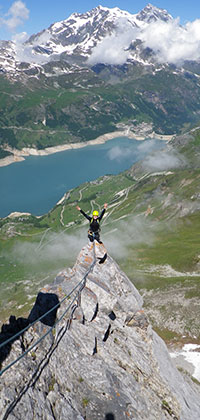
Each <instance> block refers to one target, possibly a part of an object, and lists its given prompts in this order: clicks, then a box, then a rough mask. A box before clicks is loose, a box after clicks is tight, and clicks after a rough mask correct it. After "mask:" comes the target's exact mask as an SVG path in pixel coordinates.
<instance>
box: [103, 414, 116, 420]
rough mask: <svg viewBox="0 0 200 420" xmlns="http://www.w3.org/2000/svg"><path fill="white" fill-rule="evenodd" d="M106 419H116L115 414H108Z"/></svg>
mask: <svg viewBox="0 0 200 420" xmlns="http://www.w3.org/2000/svg"><path fill="white" fill-rule="evenodd" d="M105 420H115V416H114V414H112V413H108V414H106V416H105Z"/></svg>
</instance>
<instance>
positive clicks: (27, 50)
mask: <svg viewBox="0 0 200 420" xmlns="http://www.w3.org/2000/svg"><path fill="white" fill-rule="evenodd" d="M171 19H172V17H171V16H170V15H169V14H168V12H167V11H166V10H163V9H159V8H157V7H155V6H152V5H151V4H148V5H147V6H146V7H145V8H144V9H143V10H142V11H141V12H139V13H138V14H133V15H132V14H130V13H128V12H126V11H123V10H120V9H119V8H117V7H115V8H112V9H109V8H107V7H102V6H98V7H96V8H94V9H92V10H91V11H88V12H86V13H83V14H79V13H73V14H72V15H71V16H69V18H67V19H65V20H63V21H60V22H56V23H54V24H52V25H51V26H50V27H49V28H47V29H44V30H43V31H41V32H39V33H38V34H35V35H32V36H31V37H30V38H29V39H28V40H27V41H26V42H24V43H23V44H21V43H20V44H18V43H17V42H4V41H1V42H0V53H1V61H0V66H1V67H0V69H1V71H3V72H9V71H13V70H14V69H16V70H17V69H19V67H20V63H21V62H26V63H37V64H41V63H46V62H49V61H52V60H58V59H62V60H65V61H67V62H69V63H70V64H83V63H85V62H86V60H87V59H88V57H90V56H91V54H92V51H93V49H94V48H95V47H96V46H98V45H99V44H100V43H101V42H102V41H103V40H104V39H105V38H107V37H108V36H116V34H118V33H119V32H120V33H122V32H125V34H127V35H126V36H125V38H126V40H125V45H124V48H128V47H129V45H130V43H131V41H132V36H133V34H131V33H132V31H133V30H134V29H135V30H137V29H139V28H140V29H142V28H144V27H146V26H147V25H149V24H150V23H152V22H155V21H164V22H166V21H170V20H171ZM123 37H124V35H123Z"/></svg>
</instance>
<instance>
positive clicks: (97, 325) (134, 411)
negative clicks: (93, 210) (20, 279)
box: [0, 242, 200, 420]
mask: <svg viewBox="0 0 200 420" xmlns="http://www.w3.org/2000/svg"><path fill="white" fill-rule="evenodd" d="M95 249H96V258H97V261H96V264H95V266H94V268H93V270H92V271H91V272H90V273H89V274H88V276H87V281H86V287H85V288H84V289H83V290H82V293H81V297H80V299H79V306H78V307H77V308H76V310H75V312H74V313H73V320H72V323H71V327H70V329H69V330H66V324H67V316H65V317H64V318H63V320H62V321H61V322H60V323H59V324H57V326H56V327H55V331H54V333H51V335H49V336H47V337H46V338H45V339H44V341H43V342H41V343H40V345H39V346H37V347H36V348H35V350H34V351H32V352H31V353H29V354H27V355H26V357H24V358H23V359H22V360H21V361H20V362H19V363H18V364H16V365H15V366H13V367H12V368H11V369H10V370H9V371H8V372H5V373H4V374H3V375H2V379H1V385H0V389H1V396H0V411H1V413H2V414H1V419H2V420H5V419H7V418H9V419H13V420H14V419H18V418H22V416H23V418H24V417H25V418H26V420H29V419H30V420H32V419H33V418H37V419H46V420H47V419H48V420H53V419H54V420H55V419H59V420H66V419H70V420H84V419H87V420H94V419H95V420H97V419H101V420H102V419H104V418H105V419H106V418H109V416H110V418H114V419H115V420H123V419H128V418H129V419H138V420H142V419H144V420H146V419H148V420H156V419H157V420H164V419H179V420H188V419H193V420H198V419H199V412H200V399H199V395H198V392H197V390H196V389H195V388H194V387H195V385H194V384H189V382H185V380H184V379H183V377H182V376H181V374H180V373H179V372H178V371H177V370H176V368H175V367H174V366H173V364H172V361H171V359H170V357H169V354H168V351H167V348H166V346H165V344H164V342H163V341H162V340H161V339H160V338H159V337H158V336H157V334H156V333H155V332H154V331H153V330H152V328H151V325H149V323H148V320H147V318H146V316H145V313H144V311H143V310H142V298H141V296H140V294H139V293H138V291H137V289H136V288H135V287H134V285H133V284H132V283H131V282H130V281H129V279H128V278H127V277H126V275H125V274H124V273H123V272H122V271H121V270H120V269H119V267H118V266H117V264H116V263H115V261H114V260H113V259H112V258H111V257H109V256H108V257H107V259H106V260H105V262H104V263H103V264H99V261H100V260H99V258H102V256H103V255H105V252H106V250H105V248H104V246H103V245H100V244H98V243H96V242H95ZM93 251H94V250H93V245H92V244H88V245H86V246H85V247H84V248H83V249H82V250H81V252H80V254H79V256H78V258H77V261H76V263H75V266H74V267H73V269H72V270H66V271H62V272H60V273H59V275H58V276H57V277H56V279H55V281H54V283H53V284H52V285H49V286H46V288H44V289H43V290H42V291H43V292H47V293H48V292H51V293H52V292H53V293H56V294H57V295H58V296H59V298H60V299H61V298H62V297H63V296H64V295H65V294H68V292H69V291H71V289H72V288H73V286H75V285H76V284H78V282H79V281H80V280H81V279H83V277H84V276H85V274H86V272H87V271H88V270H89V268H90V267H91V264H92V262H93V258H94V253H93ZM68 302H69V303H70V300H69V301H68ZM65 305H67V304H65ZM64 309H65V308H63V307H62V305H61V307H60V309H59V311H58V314H57V316H58V317H60V315H61V313H63V312H64ZM47 328H48V327H47V326H45V325H43V324H42V323H38V324H36V325H35V326H34V327H31V328H30V329H29V330H28V332H26V333H25V334H24V337H23V338H21V342H20V341H19V340H17V341H16V342H15V343H14V345H13V348H12V351H11V353H10V355H9V357H8V359H7V360H6V361H5V362H4V364H3V365H5V364H8V363H9V362H10V361H11V359H12V360H13V358H14V357H16V356H17V355H19V354H21V352H22V344H23V347H24V349H27V348H28V347H29V346H30V345H31V344H32V343H33V342H34V340H36V338H38V337H39V336H40V335H42V334H43V333H44V332H45V331H47ZM13 402H14V403H13ZM111 414H112V416H111Z"/></svg>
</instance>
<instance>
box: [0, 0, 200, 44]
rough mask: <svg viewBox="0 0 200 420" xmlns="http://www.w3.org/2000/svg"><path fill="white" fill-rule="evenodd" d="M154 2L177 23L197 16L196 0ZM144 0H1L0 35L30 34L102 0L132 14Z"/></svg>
mask: <svg viewBox="0 0 200 420" xmlns="http://www.w3.org/2000/svg"><path fill="white" fill-rule="evenodd" d="M150 2H151V4H153V5H154V6H157V7H160V8H162V9H166V10H167V11H168V12H169V13H170V14H171V15H172V16H173V17H174V18H177V17H179V18H180V23H181V24H183V25H184V24H185V23H186V22H187V21H194V20H195V19H200V2H199V0H182V1H181V0H155V1H153V0H152V1H150ZM148 3H149V2H148V0H147V1H141V0H97V1H95V0H85V1H83V0H74V1H70V0H58V1H56V0H40V1H39V0H0V39H11V38H12V37H13V35H15V34H16V33H20V32H27V34H29V35H32V34H33V33H37V32H39V31H41V30H42V29H45V28H47V27H48V26H50V25H51V24H52V23H54V22H57V21H59V20H64V19H67V18H68V17H69V16H70V14H71V13H73V12H78V13H83V12H86V11H88V10H91V9H92V8H94V7H96V6H98V5H99V4H101V5H102V6H105V7H110V8H112V7H119V8H120V9H122V10H127V11H128V12H130V13H132V14H135V13H138V12H139V11H140V10H142V9H143V8H144V7H145V6H146V5H147V4H148Z"/></svg>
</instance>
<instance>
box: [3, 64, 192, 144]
mask: <svg viewBox="0 0 200 420" xmlns="http://www.w3.org/2000/svg"><path fill="white" fill-rule="evenodd" d="M54 64H55V63H53V64H52V65H54ZM59 65H61V64H60V63H58V66H59ZM66 65H67V64H66ZM49 66H50V64H49ZM46 71H48V65H46ZM109 71H110V72H111V74H110V76H109V77H108V80H107V81H105V80H104V79H103V78H102V77H101V74H96V73H95V72H94V71H92V70H88V69H81V70H79V71H78V70H77V69H76V70H73V72H72V73H70V72H69V73H66V74H63V75H60V76H55V75H54V76H51V77H46V76H45V75H44V74H42V73H41V74H40V76H39V77H37V78H35V77H29V78H25V77H24V80H23V82H22V81H20V80H18V81H17V82H16V81H15V82H14V81H11V82H9V80H8V79H7V78H6V77H5V76H3V75H1V76H0V95H1V105H0V147H2V148H3V147H5V146H6V145H9V146H10V147H12V148H14V147H16V148H18V149H21V148H23V147H36V148H38V149H42V148H45V147H48V146H53V145H58V144H63V143H73V142H82V141H87V140H90V139H94V138H96V137H98V136H100V135H102V134H105V133H108V132H112V131H115V130H116V124H118V123H122V122H123V123H127V122H129V123H130V122H131V123H132V124H133V125H137V124H138V123H141V122H143V121H145V122H148V123H152V124H153V127H154V130H155V131H156V132H158V133H163V134H164V133H165V134H172V133H174V132H178V131H180V130H181V129H182V128H183V126H185V125H187V126H190V125H191V124H193V123H194V122H195V121H197V120H198V118H199V105H200V100H199V98H200V87H199V84H198V80H197V78H195V77H192V78H188V77H186V74H185V73H180V72H179V74H176V73H175V72H174V70H173V69H171V68H170V67H169V68H166V69H163V70H161V71H159V72H156V73H152V70H149V72H147V70H144V69H142V68H141V69H140V71H138V69H137V68H136V67H135V66H129V68H128V69H126V70H124V69H121V77H118V78H117V82H116V83H115V84H112V82H111V80H112V77H111V76H112V71H113V69H110V70H109Z"/></svg>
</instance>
